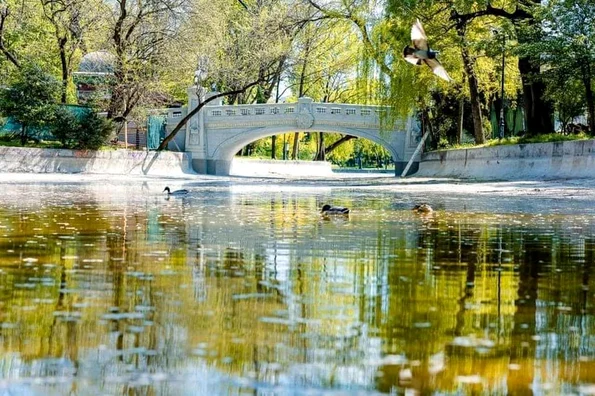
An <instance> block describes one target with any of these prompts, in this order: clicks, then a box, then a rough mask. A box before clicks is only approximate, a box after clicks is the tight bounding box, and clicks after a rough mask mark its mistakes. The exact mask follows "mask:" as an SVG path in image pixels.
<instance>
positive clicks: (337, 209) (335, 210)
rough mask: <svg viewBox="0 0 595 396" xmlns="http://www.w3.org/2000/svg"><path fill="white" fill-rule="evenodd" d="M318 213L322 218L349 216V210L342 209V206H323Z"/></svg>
mask: <svg viewBox="0 0 595 396" xmlns="http://www.w3.org/2000/svg"><path fill="white" fill-rule="evenodd" d="M320 213H321V214H322V215H323V216H332V215H334V216H336V215H339V216H346V215H348V214H349V208H344V207H342V206H331V205H328V204H327V205H324V206H323V207H322V210H321V211H320Z"/></svg>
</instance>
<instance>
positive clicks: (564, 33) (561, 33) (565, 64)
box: [526, 0, 595, 133]
mask: <svg viewBox="0 0 595 396" xmlns="http://www.w3.org/2000/svg"><path fill="white" fill-rule="evenodd" d="M594 20H595V3H593V2H592V1H590V0H572V1H571V0H551V1H550V2H549V3H548V5H547V7H544V10H543V14H542V25H543V27H544V29H543V31H544V37H543V39H542V40H541V41H538V42H536V43H534V44H533V45H531V46H527V47H526V49H527V50H528V52H529V53H530V55H532V56H533V57H542V58H544V59H546V60H547V70H546V71H545V72H544V75H546V76H547V77H548V78H549V82H550V84H549V86H550V93H552V94H553V98H554V100H555V101H556V102H557V106H556V107H557V108H558V110H559V112H560V110H562V107H565V108H566V110H569V109H568V107H567V106H568V105H571V107H572V108H574V109H577V107H578V103H576V99H577V98H575V100H574V101H573V102H574V103H572V102H569V99H570V100H571V98H568V95H567V92H568V91H572V87H576V85H577V83H578V84H580V85H582V89H583V92H582V95H576V91H574V94H575V96H577V97H578V98H581V99H582V101H583V103H585V104H586V106H585V107H586V109H587V115H588V123H589V129H590V131H591V133H595V98H594V94H593V78H594V76H595V24H594V23H593V21H594ZM561 91H564V92H561ZM562 111H563V110H562ZM563 113H566V114H567V115H568V116H570V114H568V111H563ZM571 113H572V111H571Z"/></svg>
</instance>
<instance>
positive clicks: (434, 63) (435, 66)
mask: <svg viewBox="0 0 595 396" xmlns="http://www.w3.org/2000/svg"><path fill="white" fill-rule="evenodd" d="M424 62H426V65H428V66H430V69H432V71H433V72H434V74H435V75H437V76H438V77H440V78H441V79H443V80H446V81H450V80H452V79H451V78H450V76H449V75H448V73H447V72H446V69H445V68H444V66H442V65H441V64H440V62H438V59H424Z"/></svg>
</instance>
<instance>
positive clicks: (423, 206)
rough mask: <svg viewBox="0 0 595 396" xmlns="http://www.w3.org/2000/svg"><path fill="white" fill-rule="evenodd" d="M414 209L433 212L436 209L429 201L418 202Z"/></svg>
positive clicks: (417, 211) (415, 210)
mask: <svg viewBox="0 0 595 396" xmlns="http://www.w3.org/2000/svg"><path fill="white" fill-rule="evenodd" d="M412 210H413V211H414V212H416V213H432V212H433V211H434V209H432V207H431V206H430V205H428V204H427V203H422V204H417V205H415V206H414V207H413V209H412Z"/></svg>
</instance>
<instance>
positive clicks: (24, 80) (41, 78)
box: [0, 65, 60, 144]
mask: <svg viewBox="0 0 595 396" xmlns="http://www.w3.org/2000/svg"><path fill="white" fill-rule="evenodd" d="M59 93H60V84H59V82H58V81H57V80H56V79H55V78H54V77H53V76H51V75H49V74H47V73H45V72H43V71H42V70H41V69H40V68H39V67H37V66H31V65H27V66H25V67H23V68H22V69H20V70H19V71H18V72H17V76H16V77H15V79H14V82H13V84H12V85H11V86H10V87H9V88H8V89H4V90H2V91H0V113H2V114H3V115H4V116H6V117H11V118H13V119H14V120H15V121H16V122H18V123H19V124H21V125H22V127H23V129H22V132H21V142H22V144H24V143H25V142H26V140H27V138H28V137H29V135H28V133H29V132H28V131H30V130H31V128H40V127H44V126H47V125H48V124H49V123H51V122H52V121H53V118H54V115H55V113H56V101H57V98H58V95H59Z"/></svg>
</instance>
